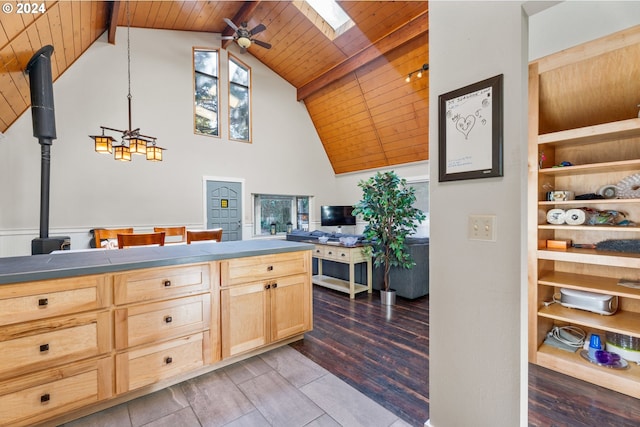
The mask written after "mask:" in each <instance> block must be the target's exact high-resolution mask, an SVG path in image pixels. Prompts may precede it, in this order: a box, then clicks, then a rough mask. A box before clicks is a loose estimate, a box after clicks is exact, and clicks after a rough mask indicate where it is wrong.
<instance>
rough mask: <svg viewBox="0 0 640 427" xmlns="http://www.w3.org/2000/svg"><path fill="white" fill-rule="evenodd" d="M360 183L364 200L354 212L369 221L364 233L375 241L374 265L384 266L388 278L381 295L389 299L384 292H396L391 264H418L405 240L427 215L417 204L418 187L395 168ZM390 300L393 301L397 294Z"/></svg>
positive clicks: (398, 265) (405, 266) (372, 247)
mask: <svg viewBox="0 0 640 427" xmlns="http://www.w3.org/2000/svg"><path fill="white" fill-rule="evenodd" d="M358 187H360V188H361V189H362V200H360V201H359V202H358V203H357V204H356V205H355V206H354V210H353V214H354V215H359V216H360V217H361V218H362V219H363V220H364V221H367V225H366V226H365V228H364V233H363V234H364V237H365V238H366V239H367V240H369V241H371V246H370V251H371V256H372V257H373V261H374V265H375V266H376V267H380V266H382V267H383V271H384V275H383V277H384V281H383V289H382V290H381V291H380V292H381V294H380V295H381V300H382V301H383V302H385V299H384V295H385V294H383V292H385V293H386V292H393V290H392V289H391V287H390V285H391V283H390V281H389V273H390V271H391V267H393V266H397V267H401V268H412V267H413V266H414V265H415V262H414V261H413V259H412V258H411V254H410V253H409V252H408V251H407V247H406V244H405V240H406V238H407V236H409V235H411V234H413V233H415V232H416V230H417V229H418V225H419V224H420V223H421V222H422V221H424V219H425V218H426V216H425V214H424V213H423V212H422V211H421V210H420V209H417V208H414V207H413V204H414V203H415V201H416V196H415V189H414V188H413V187H410V186H408V185H407V181H406V180H405V179H404V178H400V177H398V175H396V174H395V172H394V171H389V172H384V173H383V172H377V173H376V174H375V175H374V176H372V177H371V178H369V179H368V180H366V181H364V180H362V181H360V182H359V183H358ZM393 296H395V293H394V294H393ZM387 301H388V302H389V303H393V301H395V298H393V297H392V298H391V299H390V300H387Z"/></svg>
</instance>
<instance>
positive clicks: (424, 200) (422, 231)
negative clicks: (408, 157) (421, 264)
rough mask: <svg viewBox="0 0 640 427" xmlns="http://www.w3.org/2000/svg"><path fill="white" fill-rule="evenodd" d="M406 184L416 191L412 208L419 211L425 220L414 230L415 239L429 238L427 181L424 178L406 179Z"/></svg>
mask: <svg viewBox="0 0 640 427" xmlns="http://www.w3.org/2000/svg"><path fill="white" fill-rule="evenodd" d="M407 184H408V185H409V186H411V187H413V188H414V189H415V190H416V193H415V194H416V202H415V203H414V205H413V207H414V208H418V209H420V210H421V211H422V212H423V213H424V214H425V215H426V216H427V218H426V219H425V220H424V221H422V223H421V224H420V225H419V226H418V229H417V230H416V233H415V235H414V236H415V237H428V236H429V181H428V180H426V179H424V178H414V179H411V178H407Z"/></svg>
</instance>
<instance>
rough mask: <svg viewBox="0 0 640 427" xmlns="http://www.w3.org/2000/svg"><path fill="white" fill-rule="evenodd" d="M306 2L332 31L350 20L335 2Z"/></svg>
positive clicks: (332, 0) (316, 0) (319, 0)
mask: <svg viewBox="0 0 640 427" xmlns="http://www.w3.org/2000/svg"><path fill="white" fill-rule="evenodd" d="M306 2H307V3H309V6H311V7H312V8H313V9H314V10H315V11H316V12H318V15H320V16H321V17H322V19H324V20H325V21H327V23H328V24H329V25H331V27H332V28H333V30H334V31H337V30H338V28H340V27H341V26H343V25H344V24H346V23H347V22H349V21H350V20H351V19H350V18H349V15H347V14H346V13H345V11H344V10H342V8H341V7H340V5H338V3H337V2H336V1H335V0H306Z"/></svg>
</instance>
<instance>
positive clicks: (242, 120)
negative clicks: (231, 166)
mask: <svg viewBox="0 0 640 427" xmlns="http://www.w3.org/2000/svg"><path fill="white" fill-rule="evenodd" d="M250 88H251V70H250V69H249V67H248V66H246V65H244V64H243V63H241V62H240V61H239V60H237V59H236V58H233V57H232V56H229V139H235V140H238V141H247V142H250V141H251V96H250V95H251V93H250Z"/></svg>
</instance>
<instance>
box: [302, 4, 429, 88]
mask: <svg viewBox="0 0 640 427" xmlns="http://www.w3.org/2000/svg"><path fill="white" fill-rule="evenodd" d="M428 31H429V13H428V12H427V11H425V12H424V13H422V14H421V15H418V16H416V17H415V18H414V19H412V20H411V21H409V22H407V23H406V24H405V25H402V26H401V27H399V28H398V29H396V30H395V31H392V32H391V33H389V34H387V35H386V36H384V37H382V38H381V39H379V40H378V41H376V42H375V43H373V44H371V45H369V46H367V47H366V48H364V49H362V50H361V51H359V52H358V53H356V54H354V55H352V56H351V57H349V58H347V59H345V60H344V61H342V62H341V63H339V64H337V65H335V66H334V67H332V68H330V69H329V70H327V71H325V72H324V73H322V74H320V75H319V76H317V77H315V78H314V79H313V80H311V81H309V82H308V83H305V84H304V85H303V86H301V87H299V88H298V95H297V99H298V101H302V100H303V99H305V98H307V97H308V96H309V95H311V94H313V93H315V92H317V91H319V90H320V89H322V88H323V87H325V86H327V85H329V84H331V83H333V82H335V81H336V80H338V79H340V78H342V77H344V76H346V75H347V74H349V73H351V72H353V71H355V70H357V69H358V68H360V67H362V66H364V65H366V64H368V63H370V62H371V61H373V60H374V59H377V58H379V57H381V56H382V55H384V54H385V53H387V52H390V51H392V50H393V49H395V48H397V47H399V46H402V45H403V44H405V43H407V42H409V41H411V40H413V39H415V38H416V37H418V36H421V35H422V34H425V33H427V32H428Z"/></svg>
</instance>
